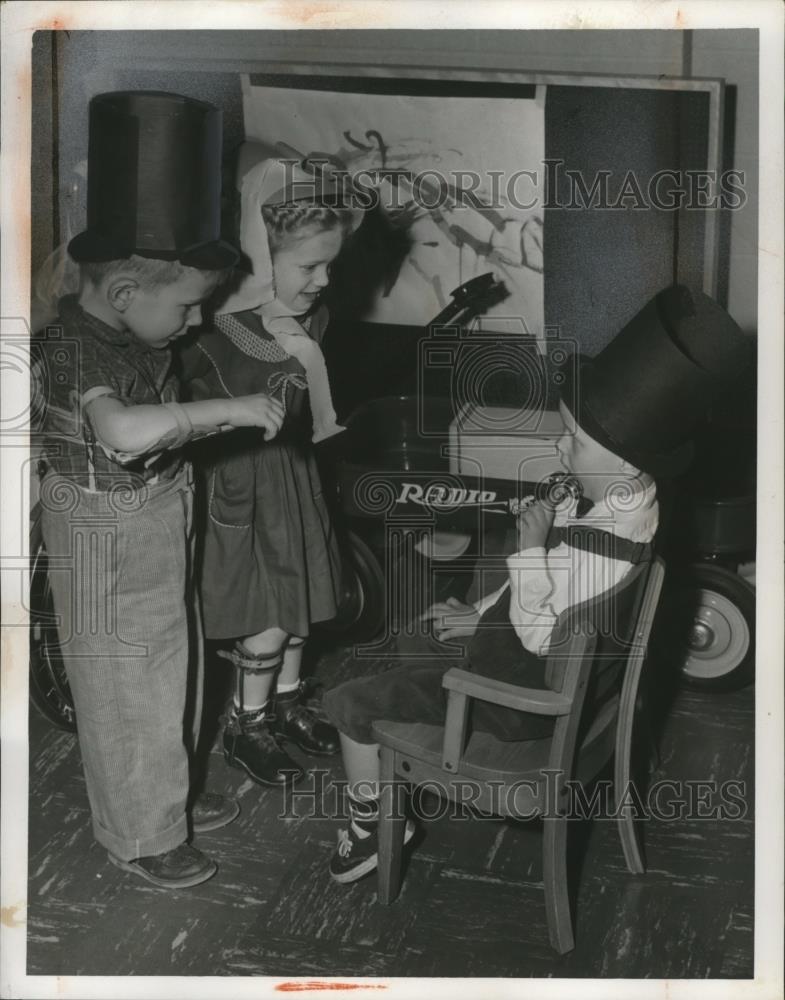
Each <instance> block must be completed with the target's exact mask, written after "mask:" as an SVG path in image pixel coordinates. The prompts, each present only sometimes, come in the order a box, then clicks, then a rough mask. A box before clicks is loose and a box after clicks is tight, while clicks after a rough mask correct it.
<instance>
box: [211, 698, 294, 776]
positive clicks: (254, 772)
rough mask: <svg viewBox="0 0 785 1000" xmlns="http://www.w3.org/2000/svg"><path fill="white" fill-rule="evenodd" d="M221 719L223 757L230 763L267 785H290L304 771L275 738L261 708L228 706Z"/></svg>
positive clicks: (231, 765) (268, 719) (269, 721)
mask: <svg viewBox="0 0 785 1000" xmlns="http://www.w3.org/2000/svg"><path fill="white" fill-rule="evenodd" d="M224 721H225V728H224V734H223V748H224V760H225V761H226V763H227V764H228V765H229V766H230V767H239V768H241V769H242V770H243V771H245V773H246V774H247V775H248V777H249V778H252V779H253V780H254V781H255V782H256V783H257V784H259V785H265V786H267V787H268V788H283V787H285V786H287V785H293V784H295V782H297V781H299V780H300V779H301V778H302V777H303V776H304V775H305V771H303V769H302V768H301V767H300V765H299V764H298V763H297V762H296V761H295V760H292V758H291V757H290V756H289V754H288V753H287V752H286V751H285V750H284V748H283V747H282V746H281V744H280V743H279V742H278V737H277V736H276V734H275V733H274V732H273V729H272V722H271V720H270V718H269V717H268V715H267V714H266V713H265V710H264V709H259V710H257V711H251V712H238V711H237V710H236V709H235V708H234V707H232V706H230V708H229V711H228V713H227V715H226V716H224Z"/></svg>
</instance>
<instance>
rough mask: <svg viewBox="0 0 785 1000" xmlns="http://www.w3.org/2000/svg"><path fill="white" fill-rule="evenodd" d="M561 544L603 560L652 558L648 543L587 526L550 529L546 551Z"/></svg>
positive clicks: (644, 559)
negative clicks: (563, 543) (600, 557)
mask: <svg viewBox="0 0 785 1000" xmlns="http://www.w3.org/2000/svg"><path fill="white" fill-rule="evenodd" d="M562 542H566V543H567V545H569V546H571V547H572V548H574V549H583V551H584V552H591V553H592V554H594V555H598V556H602V557H603V558H605V559H620V560H623V561H624V562H629V563H632V564H633V566H637V565H638V563H642V562H649V561H650V560H651V556H652V547H651V543H650V542H632V541H630V539H629V538H621V537H620V536H619V535H614V534H613V533H612V532H610V531H603V529H602V528H597V527H594V526H593V525H588V524H569V525H565V526H564V527H563V528H551V532H550V534H549V535H548V549H553V548H556V546H557V545H560V544H561V543H562Z"/></svg>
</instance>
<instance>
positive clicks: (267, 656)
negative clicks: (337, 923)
mask: <svg viewBox="0 0 785 1000" xmlns="http://www.w3.org/2000/svg"><path fill="white" fill-rule="evenodd" d="M320 199H321V200H320ZM328 201H329V202H331V203H332V205H331V204H328ZM334 204H335V191H334V190H331V183H330V180H329V179H322V178H321V177H317V176H313V175H311V174H309V173H307V172H306V171H304V170H303V169H302V168H300V167H299V166H295V165H294V164H293V163H292V162H289V161H281V160H265V161H263V162H262V163H260V164H257V165H256V166H255V167H253V168H252V169H251V170H250V171H249V172H248V173H247V174H246V175H245V177H244V179H243V184H242V193H241V223H240V229H241V232H240V238H241V243H242V248H243V250H244V251H245V253H246V255H247V256H248V257H249V259H250V260H251V262H252V264H253V274H252V275H249V276H248V277H247V278H246V279H245V280H244V281H243V283H242V284H241V285H240V286H239V288H238V289H237V291H236V292H235V293H234V294H233V295H231V296H230V298H229V299H228V300H227V301H226V302H225V303H224V305H223V306H222V307H221V311H220V312H219V313H218V314H217V315H216V317H215V320H214V327H213V329H211V330H209V331H208V332H205V333H202V334H201V335H200V336H199V337H198V339H197V340H196V341H195V342H194V343H193V344H192V345H190V346H189V347H188V348H187V349H186V350H185V351H184V352H183V368H184V372H183V374H184V376H185V378H186V379H187V380H188V382H189V383H190V385H191V391H192V394H193V396H194V398H197V399H198V398H202V397H212V396H222V395H225V396H230V397H231V396H240V395H245V394H246V393H250V392H266V393H268V394H269V395H271V396H273V397H275V398H276V399H279V400H280V401H281V402H282V403H283V405H284V407H285V411H286V417H285V422H284V427H283V429H282V431H281V433H280V434H279V435H278V437H277V438H276V439H275V441H274V442H269V443H268V442H265V441H264V440H262V438H261V437H260V435H258V434H254V433H253V432H252V433H248V434H245V433H242V434H241V432H238V433H237V435H236V440H233V441H231V442H229V441H228V439H227V438H221V439H220V440H217V439H216V441H215V442H214V443H211V445H210V447H209V450H207V451H206V453H205V454H203V456H202V458H203V462H202V473H203V481H204V486H205V491H206V496H205V515H206V516H205V521H206V531H205V536H204V552H203V564H202V600H203V606H204V625H205V634H206V636H207V638H208V639H213V640H230V641H231V647H230V648H229V649H228V650H223V651H222V652H221V655H223V656H225V657H226V658H227V659H230V660H231V661H232V663H233V664H234V668H235V683H234V696H233V699H232V702H231V704H230V706H229V708H228V711H227V714H226V719H225V721H226V726H225V731H224V736H223V747H224V756H225V758H226V760H227V762H228V763H229V764H230V765H231V766H233V767H239V768H242V769H243V770H245V771H246V773H247V774H248V775H249V776H250V777H251V778H252V779H253V780H254V781H257V782H259V783H260V784H262V785H272V786H282V785H284V784H286V783H289V782H291V783H293V782H294V781H296V780H297V779H298V778H300V777H302V775H303V773H304V772H303V770H302V768H300V767H299V765H298V764H297V763H296V762H295V761H294V760H293V759H292V758H291V757H290V756H289V755H288V754H287V753H286V751H285V750H284V748H283V746H282V741H285V740H291V741H293V742H294V743H296V744H297V745H298V746H300V748H301V749H303V750H304V751H306V752H307V753H312V754H325V755H326V754H334V753H337V752H338V749H339V741H338V736H337V733H336V731H335V729H334V728H333V727H332V726H331V725H329V724H328V723H326V722H325V721H323V720H322V719H320V718H319V717H318V715H317V714H316V713H315V712H314V710H313V709H311V708H309V707H308V706H307V704H306V689H305V687H304V685H303V683H302V682H301V680H300V664H301V661H302V655H303V645H304V642H305V640H306V638H307V637H308V633H309V628H310V625H311V623H313V622H319V621H324V620H327V619H329V618H332V617H333V616H334V615H335V613H336V610H337V600H338V595H339V592H340V590H339V588H340V562H339V553H338V548H337V544H336V538H335V534H334V532H333V529H332V527H331V524H330V518H329V515H328V511H327V506H326V503H325V500H324V498H323V496H322V491H321V484H320V481H319V475H318V472H317V468H316V463H315V459H314V456H313V450H312V447H311V445H312V442H317V441H319V440H322V439H324V438H327V437H329V436H331V435H332V434H335V433H337V432H338V431H340V430H342V428H341V427H339V425H338V424H337V422H336V416H335V411H334V409H333V405H332V399H331V395H330V387H329V383H328V380H327V371H326V367H325V363H324V357H323V355H322V352H321V348H320V346H319V343H320V340H321V338H322V335H323V332H324V329H325V327H326V324H327V312H326V309H325V307H324V306H323V305H321V304H320V301H319V300H320V295H321V293H322V292H323V291H324V289H325V288H326V286H327V284H328V282H329V272H330V265H331V263H332V261H333V260H334V259H335V257H336V256H337V255H338V253H339V252H340V250H341V246H342V244H343V242H344V240H345V239H346V237H347V236H348V235H349V233H350V232H351V231H352V230H353V229H355V228H356V227H357V226H358V225H359V223H360V221H361V219H362V212H361V210H359V209H352V208H344V207H332V206H334ZM306 396H307V403H308V404H309V405H306ZM309 413H310V417H311V419H308V414H309ZM311 425H312V426H311Z"/></svg>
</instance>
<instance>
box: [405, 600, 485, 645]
mask: <svg viewBox="0 0 785 1000" xmlns="http://www.w3.org/2000/svg"><path fill="white" fill-rule="evenodd" d="M479 620H480V612H479V611H478V610H477V609H476V608H475V607H474V606H473V605H471V604H462V603H461V602H460V601H459V600H457V599H456V598H454V597H448V598H447V600H446V601H438V602H437V603H436V604H432V605H431V606H430V608H428V610H427V611H425V612H423V614H421V615H420V621H422V622H427V621H432V622H433V634H434V635H435V636H436V638H437V639H438V640H439V642H446V641H447V640H448V639H458V638H460V637H461V636H471V635H474V633H475V632H476V631H477V623H478V622H479Z"/></svg>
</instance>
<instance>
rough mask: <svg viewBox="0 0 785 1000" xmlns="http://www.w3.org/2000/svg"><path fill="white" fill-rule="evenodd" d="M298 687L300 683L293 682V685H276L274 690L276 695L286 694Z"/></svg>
mask: <svg viewBox="0 0 785 1000" xmlns="http://www.w3.org/2000/svg"><path fill="white" fill-rule="evenodd" d="M299 686H300V682H299V681H294V683H293V684H276V685H275V690H276V691H277V692H278V694H288V693H289V691H296V690H297V688H298V687H299Z"/></svg>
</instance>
